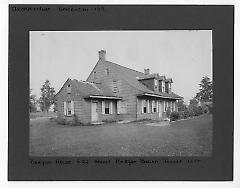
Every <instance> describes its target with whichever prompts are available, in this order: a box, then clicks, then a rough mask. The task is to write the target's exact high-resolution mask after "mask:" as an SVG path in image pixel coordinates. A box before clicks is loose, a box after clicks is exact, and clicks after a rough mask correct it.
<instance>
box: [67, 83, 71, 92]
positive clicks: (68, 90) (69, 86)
mask: <svg viewBox="0 0 240 188" xmlns="http://www.w3.org/2000/svg"><path fill="white" fill-rule="evenodd" d="M67 93H71V85H70V84H68V85H67Z"/></svg>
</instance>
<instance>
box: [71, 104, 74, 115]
mask: <svg viewBox="0 0 240 188" xmlns="http://www.w3.org/2000/svg"><path fill="white" fill-rule="evenodd" d="M71 114H72V115H73V114H74V101H71Z"/></svg>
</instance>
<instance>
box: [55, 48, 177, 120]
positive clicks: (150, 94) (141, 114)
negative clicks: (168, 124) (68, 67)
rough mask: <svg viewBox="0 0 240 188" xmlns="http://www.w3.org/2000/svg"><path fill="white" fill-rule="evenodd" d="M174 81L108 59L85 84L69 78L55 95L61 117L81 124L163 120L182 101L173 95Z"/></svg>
mask: <svg viewBox="0 0 240 188" xmlns="http://www.w3.org/2000/svg"><path fill="white" fill-rule="evenodd" d="M172 83H173V80H172V79H171V78H166V77H165V76H160V75H159V74H158V73H154V74H150V70H149V69H145V70H144V72H139V71H136V70H133V69H130V68H127V67H124V66H121V65H118V64H115V63H113V62H110V61H107V60H106V51H104V50H101V51H99V60H98V62H97V64H96V65H95V67H94V68H93V70H92V72H91V73H90V75H89V76H88V78H87V80H86V81H78V80H75V79H73V80H72V79H67V81H66V82H65V83H64V84H63V86H62V88H61V89H60V91H59V92H58V93H57V94H56V96H55V98H56V101H57V111H58V118H59V119H65V120H67V121H71V120H72V119H73V117H74V116H75V117H77V119H78V120H79V121H80V122H82V123H93V122H101V121H120V120H130V121H133V120H141V119H153V120H161V119H162V118H164V117H166V111H167V109H169V110H170V111H177V106H176V101H177V100H179V99H182V97H180V96H179V95H177V94H175V93H174V92H172V87H171V86H172Z"/></svg>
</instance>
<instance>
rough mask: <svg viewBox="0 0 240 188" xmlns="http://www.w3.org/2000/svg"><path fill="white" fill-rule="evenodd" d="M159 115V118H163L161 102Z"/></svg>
mask: <svg viewBox="0 0 240 188" xmlns="http://www.w3.org/2000/svg"><path fill="white" fill-rule="evenodd" d="M158 113H159V118H162V104H161V102H159V106H158Z"/></svg>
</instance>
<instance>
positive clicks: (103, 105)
mask: <svg viewBox="0 0 240 188" xmlns="http://www.w3.org/2000/svg"><path fill="white" fill-rule="evenodd" d="M102 114H105V101H102Z"/></svg>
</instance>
